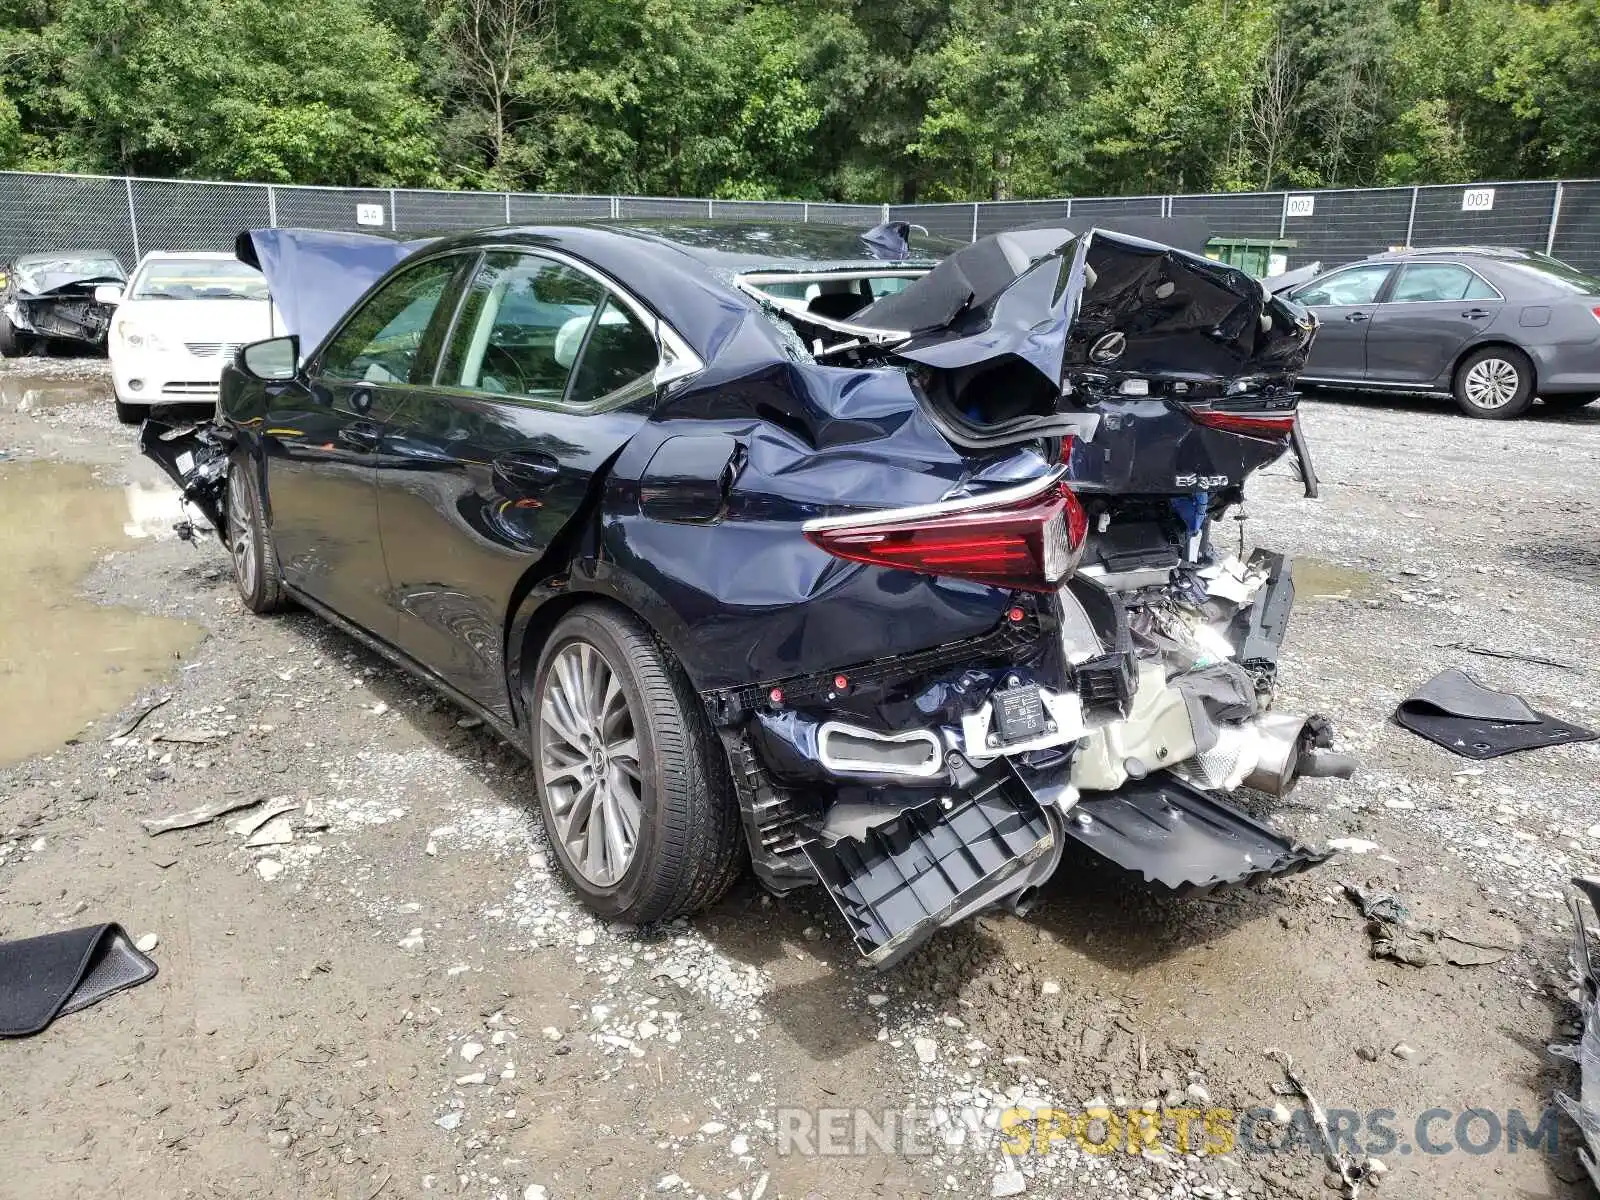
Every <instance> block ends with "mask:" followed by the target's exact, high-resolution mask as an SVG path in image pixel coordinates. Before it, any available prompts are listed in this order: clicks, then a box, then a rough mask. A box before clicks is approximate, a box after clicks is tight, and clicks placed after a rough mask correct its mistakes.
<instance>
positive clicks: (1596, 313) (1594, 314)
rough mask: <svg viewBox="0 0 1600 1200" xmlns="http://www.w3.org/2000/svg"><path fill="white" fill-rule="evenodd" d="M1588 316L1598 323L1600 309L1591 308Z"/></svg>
mask: <svg viewBox="0 0 1600 1200" xmlns="http://www.w3.org/2000/svg"><path fill="white" fill-rule="evenodd" d="M1589 315H1590V316H1591V317H1593V318H1594V319H1595V320H1596V321H1600V307H1595V308H1591V309H1590V310H1589Z"/></svg>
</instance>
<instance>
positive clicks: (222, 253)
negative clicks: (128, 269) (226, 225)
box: [139, 250, 235, 262]
mask: <svg viewBox="0 0 1600 1200" xmlns="http://www.w3.org/2000/svg"><path fill="white" fill-rule="evenodd" d="M157 258H208V259H209V258H215V259H226V260H229V261H232V260H233V259H234V258H235V255H234V253H233V251H231V250H146V251H145V253H144V258H142V259H140V260H139V261H140V262H146V261H148V260H151V259H157Z"/></svg>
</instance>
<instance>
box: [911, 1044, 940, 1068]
mask: <svg viewBox="0 0 1600 1200" xmlns="http://www.w3.org/2000/svg"><path fill="white" fill-rule="evenodd" d="M911 1048H912V1049H913V1050H915V1051H916V1052H917V1061H918V1062H920V1063H922V1064H923V1065H927V1064H928V1063H931V1062H933V1061H934V1060H935V1059H937V1058H938V1057H939V1043H938V1042H936V1041H934V1040H933V1039H932V1038H930V1037H919V1038H916V1039H915V1040H914V1041H912V1043H911Z"/></svg>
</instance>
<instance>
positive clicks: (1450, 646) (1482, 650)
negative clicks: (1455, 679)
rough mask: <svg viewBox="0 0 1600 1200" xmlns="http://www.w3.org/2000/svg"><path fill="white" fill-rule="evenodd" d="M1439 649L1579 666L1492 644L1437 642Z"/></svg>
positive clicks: (1565, 668) (1566, 667)
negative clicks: (1501, 648) (1495, 646)
mask: <svg viewBox="0 0 1600 1200" xmlns="http://www.w3.org/2000/svg"><path fill="white" fill-rule="evenodd" d="M1434 646H1435V648H1436V649H1439V650H1460V651H1463V652H1464V653H1467V654H1479V655H1482V656H1483V657H1484V658H1504V659H1507V660H1509V661H1511V662H1524V663H1535V664H1537V665H1538V666H1541V667H1559V668H1560V669H1561V670H1563V671H1576V670H1577V669H1578V668H1577V667H1575V666H1573V664H1571V663H1569V662H1562V661H1561V660H1560V659H1556V658H1546V657H1544V655H1542V654H1523V653H1521V652H1520V651H1517V650H1496V649H1494V648H1493V647H1492V646H1475V645H1473V644H1472V643H1471V642H1435V643H1434Z"/></svg>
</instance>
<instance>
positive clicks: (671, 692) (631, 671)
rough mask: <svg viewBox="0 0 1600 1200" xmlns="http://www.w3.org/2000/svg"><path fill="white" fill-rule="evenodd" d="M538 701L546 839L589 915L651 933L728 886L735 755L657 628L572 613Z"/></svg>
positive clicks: (544, 665) (543, 674)
mask: <svg viewBox="0 0 1600 1200" xmlns="http://www.w3.org/2000/svg"><path fill="white" fill-rule="evenodd" d="M530 700H531V703H530V706H529V721H530V724H531V725H532V737H533V752H534V753H533V758H534V769H535V771H536V773H537V777H538V785H539V807H540V810H541V812H542V813H543V816H544V824H545V830H546V832H547V833H548V834H549V837H550V843H551V845H552V846H553V847H554V848H555V852H556V858H557V859H558V860H559V861H560V863H561V868H562V870H563V872H564V873H565V874H566V876H567V878H568V879H569V880H570V881H571V883H572V886H573V888H574V889H576V891H577V892H578V894H579V895H580V896H581V897H582V898H583V901H584V903H585V904H586V905H588V907H589V908H591V909H593V910H594V911H595V912H596V913H598V914H599V915H600V916H603V917H607V918H611V919H615V920H622V921H629V922H632V923H635V924H647V923H650V922H655V921H663V920H667V919H669V918H671V917H675V916H679V915H681V914H683V913H688V912H693V911H695V910H696V909H699V908H704V907H705V906H706V905H708V904H710V903H712V902H713V901H715V900H716V899H717V898H718V897H719V896H721V895H722V893H723V892H725V891H726V890H727V889H728V886H729V885H730V884H731V883H732V882H733V881H734V879H735V878H737V876H738V873H739V869H740V866H741V864H742V859H741V855H740V845H741V832H740V825H739V813H738V806H737V805H736V804H735V803H734V799H733V795H732V787H731V783H730V780H729V778H728V772H727V768H726V766H725V764H724V762H723V759H722V752H721V748H720V747H719V746H718V744H717V742H716V737H715V735H714V734H713V732H712V730H711V727H710V723H709V722H708V721H707V720H706V716H705V712H704V710H703V709H702V707H701V704H700V697H699V696H698V695H696V694H695V691H694V689H693V688H692V687H691V686H690V685H689V681H688V679H687V678H686V677H685V676H684V674H683V671H682V669H681V668H679V666H678V665H677V664H676V663H675V662H674V661H673V660H672V659H671V657H670V656H669V655H668V654H667V653H666V651H665V650H664V649H663V648H662V647H661V645H660V644H659V643H658V642H657V641H656V640H655V638H654V637H653V636H651V633H650V631H649V630H648V629H647V628H645V627H644V626H643V625H642V624H640V622H639V621H638V620H637V619H636V618H634V617H633V616H631V615H630V614H628V613H626V612H624V611H622V610H620V609H617V608H614V607H611V606H609V605H604V604H595V605H586V606H584V607H582V608H578V609H576V610H574V611H573V612H571V613H569V614H568V615H567V616H566V617H564V618H563V619H562V621H561V623H560V624H559V625H557V626H556V628H555V630H554V631H553V632H552V633H551V635H550V638H549V640H548V641H547V642H546V643H545V646H544V650H543V652H542V653H541V654H540V655H539V664H538V667H537V668H536V670H535V673H534V682H533V689H532V695H531V697H530Z"/></svg>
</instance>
